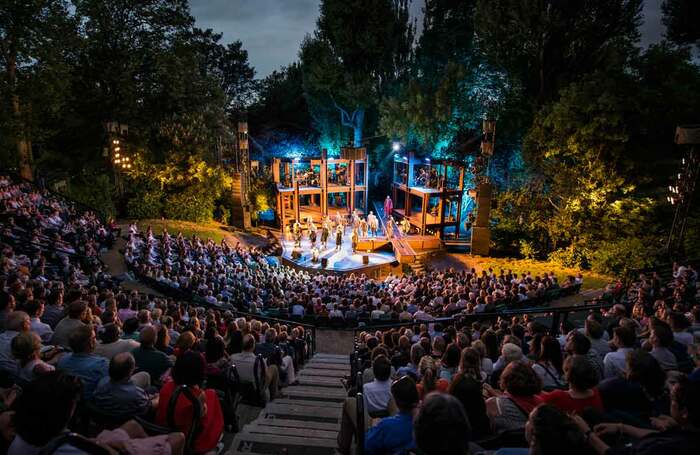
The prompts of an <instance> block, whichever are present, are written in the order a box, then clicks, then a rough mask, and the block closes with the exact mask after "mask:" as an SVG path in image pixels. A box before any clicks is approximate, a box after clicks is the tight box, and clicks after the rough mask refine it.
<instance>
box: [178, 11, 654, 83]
mask: <svg viewBox="0 0 700 455" xmlns="http://www.w3.org/2000/svg"><path fill="white" fill-rule="evenodd" d="M661 2H662V0H645V1H644V10H643V13H642V14H643V16H644V22H643V24H642V26H641V27H640V32H641V35H642V37H641V43H640V44H641V45H642V46H643V47H646V46H648V45H649V44H651V43H655V42H658V41H659V40H660V39H661V38H662V35H663V33H664V31H665V27H664V26H663V24H662V23H661ZM319 3H320V1H319V0H190V9H191V11H192V15H193V16H194V17H195V18H196V20H197V26H198V27H200V28H205V29H206V28H211V29H213V30H214V31H215V32H217V33H223V41H224V42H232V41H235V40H241V41H242V42H243V47H244V48H245V49H246V50H247V51H248V58H249V59H250V62H251V64H252V65H253V66H254V67H255V70H256V73H257V77H265V76H267V75H268V74H270V73H271V72H272V71H274V70H276V69H279V68H280V67H281V66H284V65H287V64H289V63H292V62H294V61H296V60H297V59H298V55H299V46H300V44H301V41H302V40H303V39H304V36H306V35H307V34H309V33H313V31H314V30H315V29H316V20H317V19H318V14H319ZM424 5H425V0H413V2H412V4H411V14H412V16H413V17H415V18H416V19H417V21H418V24H417V25H418V30H417V31H418V33H420V31H421V29H422V21H423V11H422V9H423V6H424Z"/></svg>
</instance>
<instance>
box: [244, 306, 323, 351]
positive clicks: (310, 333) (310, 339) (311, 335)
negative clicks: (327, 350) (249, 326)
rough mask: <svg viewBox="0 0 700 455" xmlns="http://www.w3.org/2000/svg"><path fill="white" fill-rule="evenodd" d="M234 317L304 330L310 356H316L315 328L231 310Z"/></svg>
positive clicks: (286, 320)
mask: <svg viewBox="0 0 700 455" xmlns="http://www.w3.org/2000/svg"><path fill="white" fill-rule="evenodd" d="M232 312H233V314H234V315H240V316H243V317H245V318H250V319H257V320H259V321H265V322H272V323H278V324H284V325H289V326H300V327H303V328H304V336H305V340H304V341H306V342H307V344H308V345H309V348H310V350H311V356H313V355H314V354H316V326H315V325H311V324H303V323H300V322H296V321H290V320H289V319H280V318H273V317H270V316H265V315H261V314H258V313H248V312H245V311H239V310H236V309H234V310H232Z"/></svg>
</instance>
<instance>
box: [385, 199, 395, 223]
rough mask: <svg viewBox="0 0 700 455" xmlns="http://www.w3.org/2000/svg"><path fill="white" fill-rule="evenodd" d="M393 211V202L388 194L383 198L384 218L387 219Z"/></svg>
mask: <svg viewBox="0 0 700 455" xmlns="http://www.w3.org/2000/svg"><path fill="white" fill-rule="evenodd" d="M393 212H394V203H393V202H392V200H391V198H390V197H389V196H387V197H386V199H384V218H385V219H389V217H390V216H391V215H392V213H393Z"/></svg>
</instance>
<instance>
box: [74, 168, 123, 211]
mask: <svg viewBox="0 0 700 455" xmlns="http://www.w3.org/2000/svg"><path fill="white" fill-rule="evenodd" d="M66 196H68V197H69V198H71V199H74V200H76V201H77V202H79V203H81V204H85V205H86V206H88V207H92V208H93V209H94V210H95V211H97V212H98V214H99V215H100V216H102V217H103V218H109V217H114V216H115V214H116V212H117V209H116V207H115V206H114V201H113V200H112V182H111V180H110V178H109V176H107V175H95V176H87V177H83V178H82V179H80V180H77V179H76V180H71V181H70V184H69V185H68V189H67V191H66Z"/></svg>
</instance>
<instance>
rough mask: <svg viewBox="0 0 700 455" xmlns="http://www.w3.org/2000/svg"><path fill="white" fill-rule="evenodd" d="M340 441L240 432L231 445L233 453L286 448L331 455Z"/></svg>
mask: <svg viewBox="0 0 700 455" xmlns="http://www.w3.org/2000/svg"><path fill="white" fill-rule="evenodd" d="M337 446H338V443H337V442H336V440H334V439H328V438H307V437H303V436H281V435H274V434H260V433H248V432H245V431H244V432H240V433H238V434H237V435H236V437H235V438H234V440H233V444H232V446H231V449H232V450H231V451H230V452H229V453H231V454H239V453H240V454H244V453H245V454H249V453H251V452H254V453H260V454H277V453H279V451H280V450H281V449H283V448H284V449H286V450H287V453H288V454H289V455H326V454H328V455H331V454H333V452H334V449H336V448H337Z"/></svg>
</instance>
